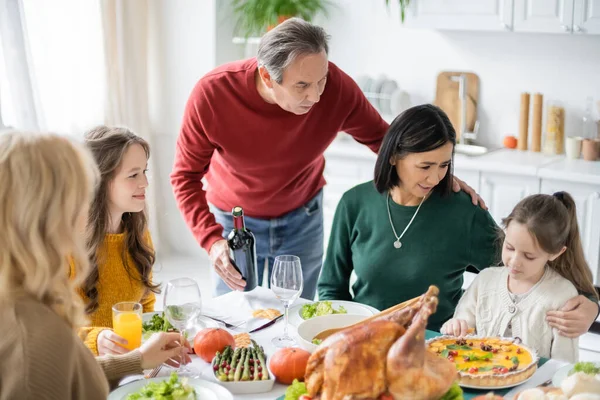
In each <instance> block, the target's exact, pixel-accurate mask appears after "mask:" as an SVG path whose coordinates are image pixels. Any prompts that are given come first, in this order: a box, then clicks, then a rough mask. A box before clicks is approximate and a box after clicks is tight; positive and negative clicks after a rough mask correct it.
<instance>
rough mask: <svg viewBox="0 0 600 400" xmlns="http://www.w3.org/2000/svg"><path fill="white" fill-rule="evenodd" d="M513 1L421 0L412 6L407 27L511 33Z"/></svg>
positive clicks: (406, 22)
mask: <svg viewBox="0 0 600 400" xmlns="http://www.w3.org/2000/svg"><path fill="white" fill-rule="evenodd" d="M511 23H512V0H461V1H448V0H419V1H414V2H411V3H410V6H409V11H408V15H407V16H406V21H405V25H406V26H408V27H412V28H428V29H450V30H481V31H502V30H510V29H511Z"/></svg>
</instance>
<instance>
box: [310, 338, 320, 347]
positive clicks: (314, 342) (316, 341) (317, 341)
mask: <svg viewBox="0 0 600 400" xmlns="http://www.w3.org/2000/svg"><path fill="white" fill-rule="evenodd" d="M321 343H323V339H317V338H314V339H313V340H312V344H316V345H317V346H318V345H320V344H321Z"/></svg>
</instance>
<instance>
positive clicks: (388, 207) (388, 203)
mask: <svg viewBox="0 0 600 400" xmlns="http://www.w3.org/2000/svg"><path fill="white" fill-rule="evenodd" d="M426 197H427V196H423V199H422V200H421V202H420V203H419V207H417V211H415V213H414V214H413V216H412V218H411V219H410V221H409V222H408V225H406V228H404V230H403V231H402V233H401V234H400V236H398V234H397V233H396V228H394V223H393V222H392V212H391V211H390V193H389V192H388V194H387V199H386V203H387V212H388V217H389V219H390V225H391V226H392V231H393V232H394V236H396V240H395V241H394V247H395V248H397V249H399V248H400V247H402V242H401V241H400V239H402V236H404V234H405V233H406V231H407V230H408V228H409V227H410V224H412V222H413V220H414V219H415V217H416V216H417V213H418V212H419V209H420V208H421V206H422V205H423V202H424V201H425V198H426Z"/></svg>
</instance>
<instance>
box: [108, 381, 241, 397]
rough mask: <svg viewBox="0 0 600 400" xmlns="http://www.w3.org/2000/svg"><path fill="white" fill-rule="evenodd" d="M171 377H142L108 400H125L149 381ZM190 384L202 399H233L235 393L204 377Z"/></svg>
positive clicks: (189, 382)
mask: <svg viewBox="0 0 600 400" xmlns="http://www.w3.org/2000/svg"><path fill="white" fill-rule="evenodd" d="M168 379H169V377H168V376H165V377H162V378H150V379H141V380H137V381H134V382H131V383H129V384H127V385H124V386H121V387H119V388H118V389H116V390H114V391H113V392H111V393H110V394H109V395H108V399H107V400H123V399H125V398H126V397H127V396H128V395H130V394H132V393H135V392H137V391H139V390H140V389H141V388H143V387H144V386H146V385H147V384H148V383H149V382H162V381H166V380H168ZM188 384H189V385H190V386H191V387H193V388H194V390H195V391H196V395H197V397H198V398H199V399H202V400H233V395H232V394H231V393H230V392H229V391H228V390H227V389H225V388H224V387H222V386H219V385H217V384H216V383H213V382H209V381H205V380H203V379H193V378H190V379H188Z"/></svg>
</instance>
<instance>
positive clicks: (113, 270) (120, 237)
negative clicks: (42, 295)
mask: <svg viewBox="0 0 600 400" xmlns="http://www.w3.org/2000/svg"><path fill="white" fill-rule="evenodd" d="M145 236H146V237H145V238H146V240H147V241H148V243H149V244H150V246H151V247H152V239H151V238H150V234H149V233H147V234H146V235H145ZM124 241H125V234H124V233H119V234H107V235H106V237H105V239H104V242H103V243H102V245H101V246H100V248H99V249H98V260H100V261H101V262H102V264H100V265H98V269H99V271H98V272H99V280H98V284H97V286H96V287H97V289H98V308H97V309H96V311H95V312H94V313H93V314H90V315H89V316H88V317H89V319H90V323H91V326H89V327H85V328H81V329H80V331H79V336H80V337H81V338H82V339H83V341H84V342H85V345H86V346H87V347H88V348H89V349H90V350H91V351H92V352H93V353H94V354H95V355H98V345H97V339H98V334H99V333H100V332H101V331H102V330H104V329H111V328H112V306H113V305H115V304H116V303H119V302H122V301H134V302H138V303H140V304H141V305H142V307H143V312H151V311H154V302H155V301H156V298H155V296H154V293H153V292H151V291H150V290H147V289H146V287H145V286H144V285H143V284H142V282H141V281H139V280H136V279H133V278H131V277H130V276H129V273H128V272H127V270H126V268H125V263H124V262H123V259H122V251H123V244H124ZM127 265H129V266H130V269H131V273H132V274H134V276H135V277H136V278H138V277H139V273H138V272H137V270H136V269H135V267H134V266H135V264H134V262H133V259H132V258H131V256H130V255H129V253H127ZM73 275H74V266H73V265H72V264H71V276H73ZM150 279H152V276H150ZM79 294H80V296H81V297H82V298H83V300H84V301H85V302H87V301H88V298H87V296H86V295H85V293H84V291H83V290H82V289H80V290H79Z"/></svg>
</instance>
